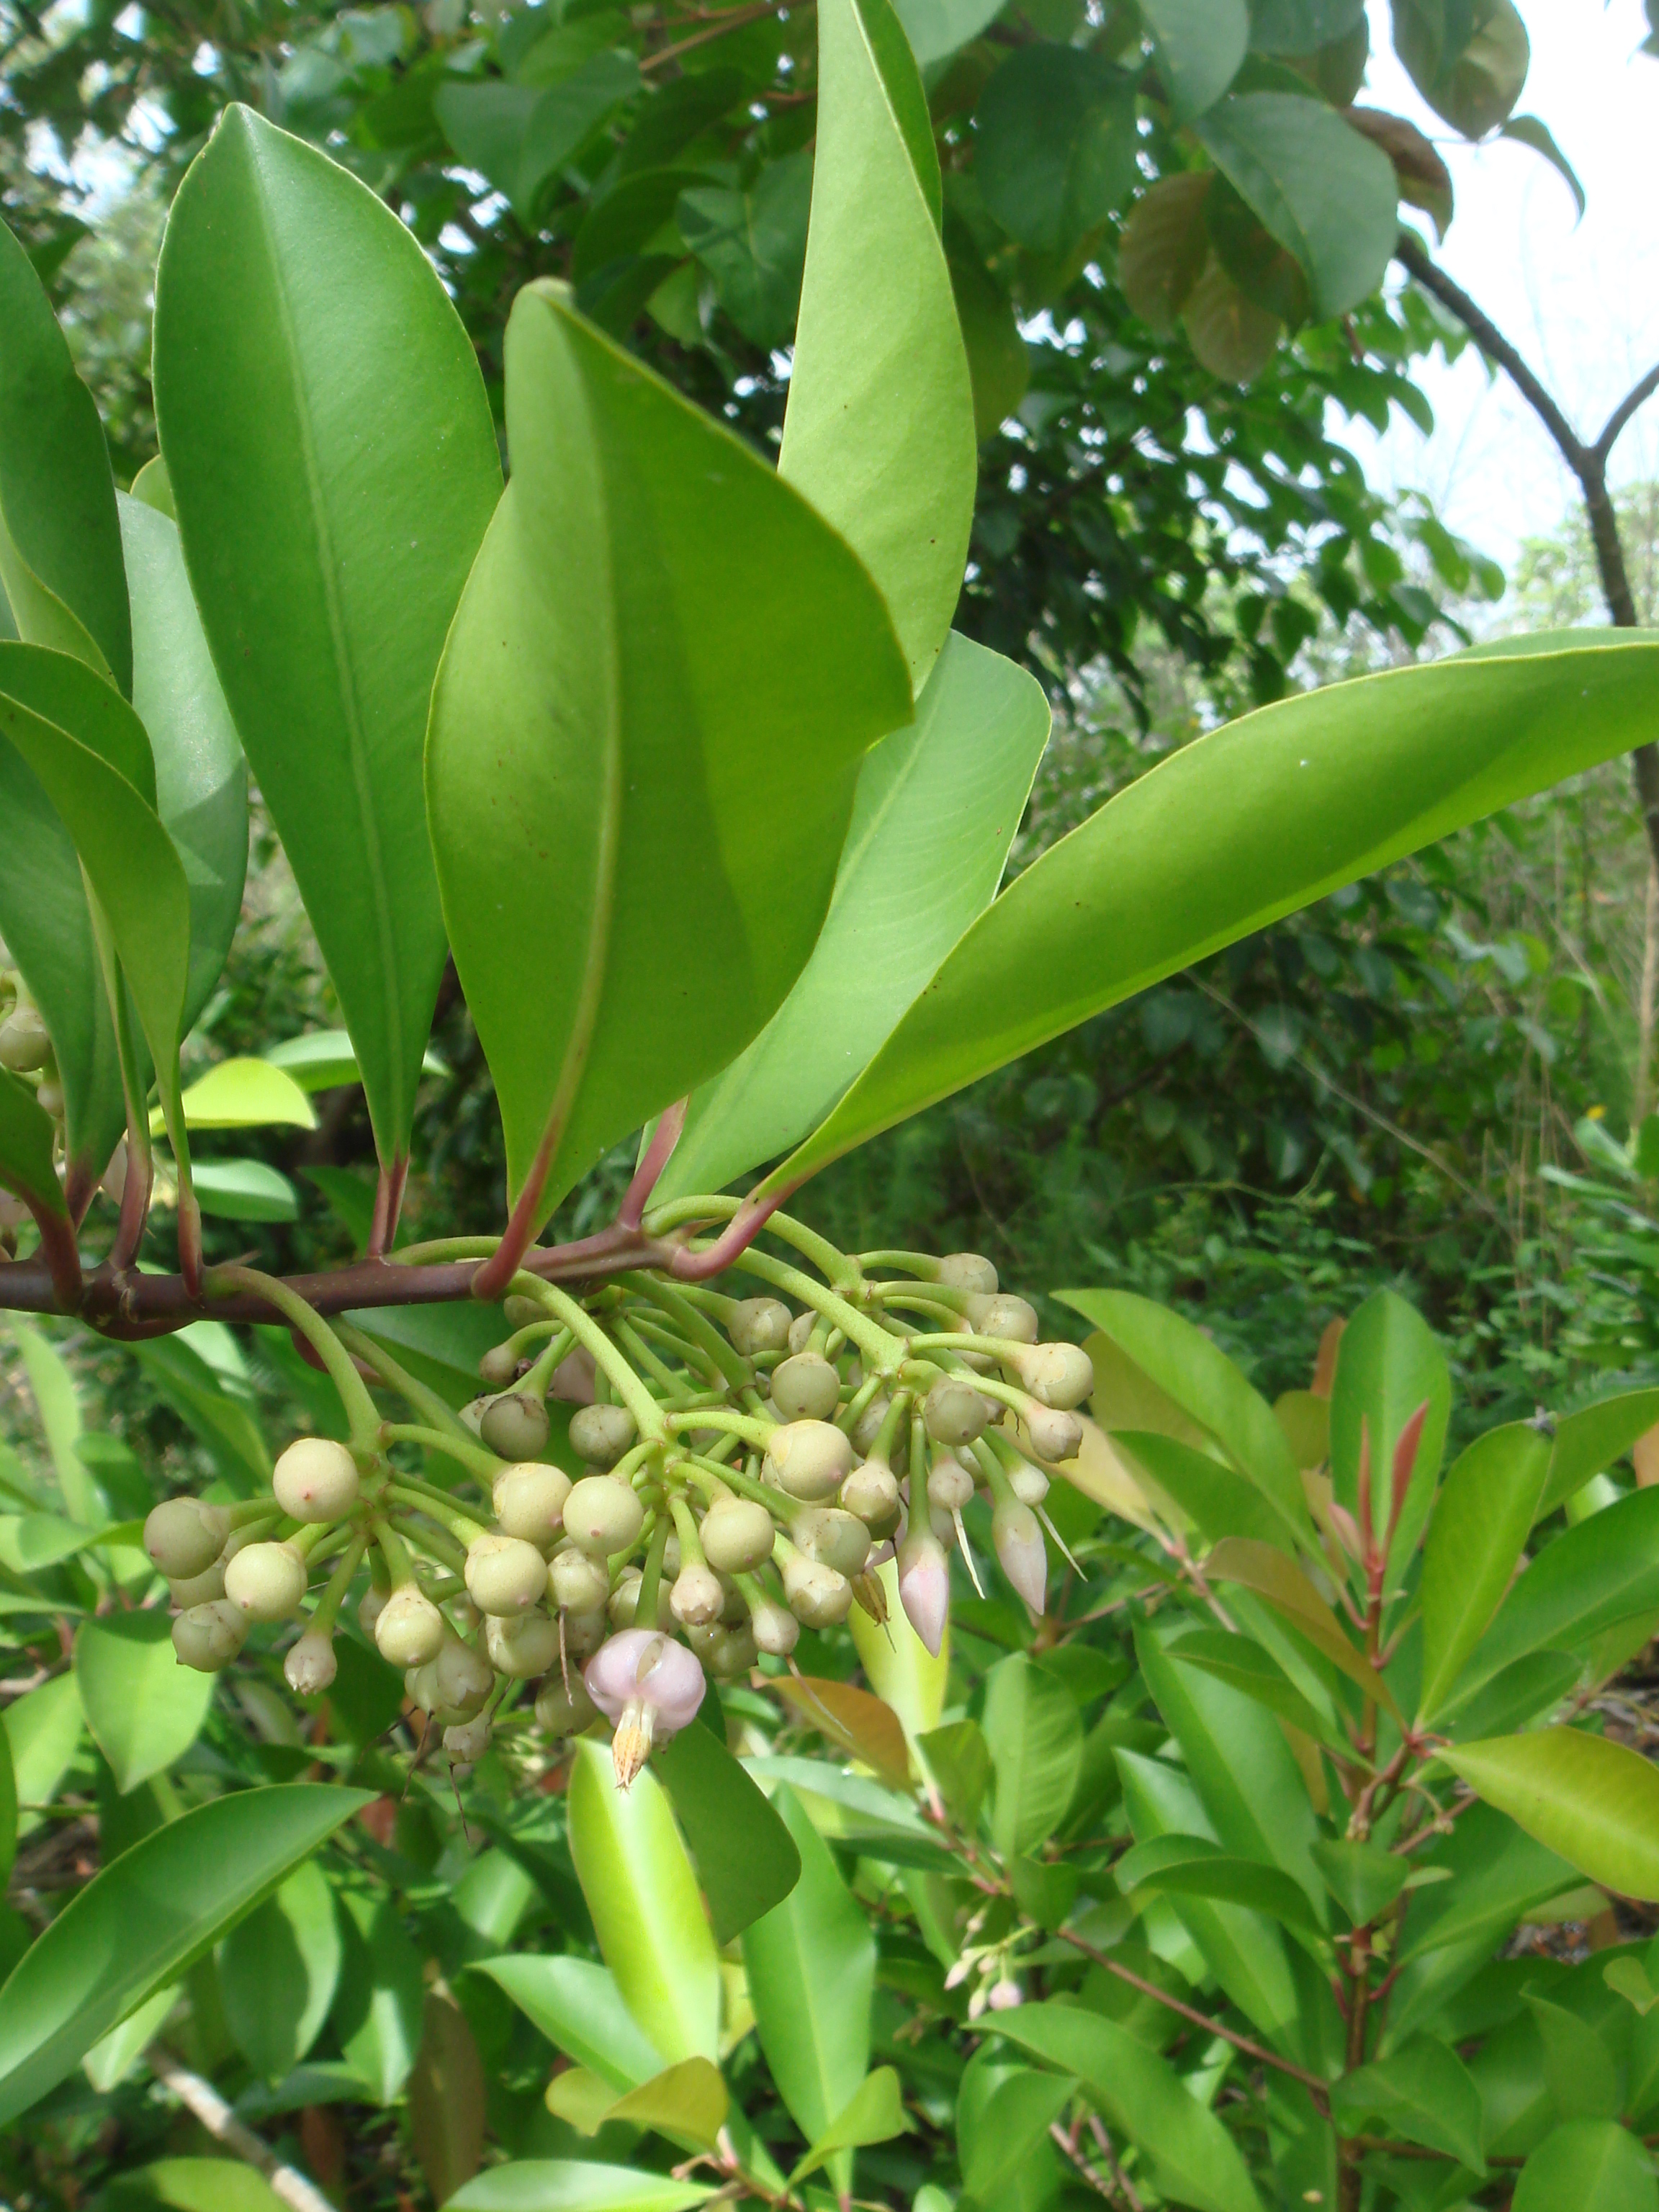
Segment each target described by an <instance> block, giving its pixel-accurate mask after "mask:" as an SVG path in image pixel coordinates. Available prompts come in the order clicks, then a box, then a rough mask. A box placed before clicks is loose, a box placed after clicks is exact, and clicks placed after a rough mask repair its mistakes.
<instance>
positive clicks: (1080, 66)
mask: <svg viewBox="0 0 1659 2212" xmlns="http://www.w3.org/2000/svg"><path fill="white" fill-rule="evenodd" d="M974 123H975V131H974V136H975V165H974V166H975V177H976V178H977V179H978V183H979V187H980V191H981V194H982V196H983V197H984V201H985V204H986V206H987V209H988V210H990V212H991V214H992V215H994V216H995V217H996V219H997V221H998V222H1000V224H1001V225H1002V227H1003V228H1004V229H1005V230H1006V232H1007V233H1008V234H1009V235H1010V236H1011V237H1012V238H1016V239H1018V240H1019V242H1020V244H1021V245H1022V246H1030V247H1031V248H1032V249H1033V250H1034V251H1035V252H1038V253H1047V254H1052V255H1054V256H1057V257H1063V256H1064V255H1066V254H1069V253H1070V252H1072V250H1073V247H1074V246H1077V245H1078V243H1079V241H1080V240H1082V239H1083V238H1085V236H1086V235H1087V234H1088V233H1089V232H1090V231H1091V230H1093V229H1094V228H1096V226H1097V224H1099V223H1101V222H1104V221H1105V219H1106V217H1107V216H1109V215H1110V214H1111V213H1112V211H1113V210H1114V209H1115V208H1117V207H1120V206H1121V204H1123V202H1124V201H1125V200H1127V198H1128V197H1129V194H1130V191H1132V190H1133V185H1134V183H1135V148H1136V136H1135V87H1134V79H1133V77H1132V76H1130V75H1129V74H1128V72H1127V70H1121V69H1120V68H1118V67H1117V65H1116V64H1115V63H1114V62H1111V61H1109V60H1108V59H1107V58H1106V57H1105V56H1104V55H1103V54H1098V53H1093V52H1089V51H1088V50H1087V49H1086V48H1084V47H1080V46H1066V45H1061V44H1060V43H1058V42H1056V41H1054V40H1047V39H1045V40H1037V41H1035V42H1033V43H1032V44H1031V45H1030V46H1017V47H1015V49H1014V51H1013V52H1012V54H1010V55H1009V57H1008V58H1007V59H1006V61H1005V62H1004V63H1003V64H1002V65H1001V67H1000V69H999V70H997V72H996V74H995V75H994V76H993V77H992V79H991V81H990V82H989V83H988V84H987V86H986V88H985V90H984V92H983V93H982V94H981V97H980V102H979V107H978V111H977V112H976V114H975V118H974Z"/></svg>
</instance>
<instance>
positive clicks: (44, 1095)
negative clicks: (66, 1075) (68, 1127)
mask: <svg viewBox="0 0 1659 2212" xmlns="http://www.w3.org/2000/svg"><path fill="white" fill-rule="evenodd" d="M34 1103H35V1104H36V1105H37V1106H38V1107H39V1108H40V1111H41V1112H42V1113H43V1114H50V1115H51V1116H52V1120H53V1121H62V1120H63V1118H64V1085H63V1079H62V1078H61V1077H60V1076H57V1075H43V1076H42V1077H41V1079H40V1082H39V1083H37V1084H36V1085H35V1086H34Z"/></svg>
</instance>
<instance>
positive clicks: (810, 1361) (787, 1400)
mask: <svg viewBox="0 0 1659 2212" xmlns="http://www.w3.org/2000/svg"><path fill="white" fill-rule="evenodd" d="M772 1403H773V1405H774V1406H775V1407H776V1408H777V1411H778V1415H779V1418H780V1419H782V1420H785V1421H827V1420H828V1419H829V1416H830V1415H831V1414H832V1413H834V1412H835V1410H836V1407H837V1406H838V1405H839V1404H840V1403H841V1377H840V1376H839V1375H837V1374H836V1370H835V1369H834V1368H833V1367H832V1366H831V1365H830V1364H829V1361H828V1360H827V1359H826V1358H824V1357H823V1353H822V1352H796V1353H794V1354H793V1357H791V1358H788V1359H786V1360H785V1361H784V1362H783V1364H781V1366H779V1367H775V1368H774V1369H773V1370H772Z"/></svg>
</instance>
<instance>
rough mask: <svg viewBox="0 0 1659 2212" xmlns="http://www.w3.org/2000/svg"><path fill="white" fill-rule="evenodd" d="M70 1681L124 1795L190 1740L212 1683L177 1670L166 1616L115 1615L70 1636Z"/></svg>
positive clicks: (206, 1704) (167, 1763) (175, 1756)
mask: <svg viewBox="0 0 1659 2212" xmlns="http://www.w3.org/2000/svg"><path fill="white" fill-rule="evenodd" d="M75 1680H76V1686H77V1687H78V1688H79V1690H80V1692H81V1706H82V1711H83V1712H84V1713H85V1714H86V1717H87V1725H88V1728H89V1729H91V1730H92V1733H93V1735H94V1739H95V1740H96V1741H97V1744H98V1747H99V1749H100V1751H101V1752H102V1753H103V1754H104V1756H105V1758H106V1759H108V1761H109V1763H110V1770H111V1771H112V1773H113V1775H114V1777H115V1786H116V1788H117V1789H118V1790H120V1791H121V1792H122V1793H123V1794H124V1795H125V1792H126V1791H128V1790H136V1789H137V1787H138V1784H140V1783H141V1782H148V1781H149V1778H150V1776H151V1775H152V1774H160V1773H161V1771H163V1770H164V1769H165V1768H167V1767H169V1766H171V1765H172V1764H173V1760H174V1759H178V1758H180V1757H181V1756H182V1755H183V1754H184V1753H185V1752H186V1751H188V1750H189V1749H190V1747H191V1744H192V1743H194V1742H195V1741H196V1738H197V1735H198V1734H199V1732H200V1730H201V1726H202V1723H203V1722H204V1720H205V1719H206V1718H207V1713H208V1707H209V1706H210V1705H211V1704H212V1702H213V1677H212V1675H211V1674H197V1672H196V1671H195V1670H194V1669H193V1668H189V1667H181V1666H180V1665H179V1662H178V1659H177V1657H176V1656H175V1654H174V1652H173V1623H172V1621H171V1620H169V1618H168V1617H167V1614H166V1613H161V1612H139V1613H110V1614H107V1615H106V1616H105V1617H104V1618H102V1619H101V1620H83V1621H82V1624H81V1626H80V1627H79V1628H78V1629H76V1632H75Z"/></svg>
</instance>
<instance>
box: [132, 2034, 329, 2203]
mask: <svg viewBox="0 0 1659 2212" xmlns="http://www.w3.org/2000/svg"><path fill="white" fill-rule="evenodd" d="M144 2061H145V2063H146V2064H147V2065H148V2066H149V2069H150V2072H151V2073H152V2074H154V2075H155V2078H156V2080H157V2081H163V2082H165V2083H166V2085H167V2087H168V2088H169V2089H171V2090H172V2092H173V2095H174V2096H175V2097H176V2098H177V2099H178V2100H179V2103H180V2104H181V2105H184V2106H186V2107H187V2108H188V2109H189V2110H190V2111H191V2112H193V2113H194V2115H195V2116H196V2118H197V2119H198V2120H199V2121H200V2122H201V2123H202V2125H203V2126H204V2128H205V2129H206V2130H207V2131H208V2133H209V2134H210V2136H213V2137H214V2138H215V2140H216V2142H222V2143H223V2145H224V2146H225V2148H226V2149H227V2150H232V2151H234V2152H235V2154H236V2155H237V2157H238V2158H240V2159H243V2160H246V2163H247V2164H248V2165H249V2166H255V2167H257V2168H258V2171H259V2172H261V2173H262V2174H264V2178H265V2179H266V2180H267V2181H268V2182H269V2183H270V2187H271V2191H272V2193H273V2194H274V2195H275V2196H277V2197H281V2199H282V2200H283V2203H284V2204H287V2205H289V2206H291V2207H292V2208H293V2212H334V2207H333V2206H332V2205H331V2203H329V2201H328V2199H327V2197H325V2196H324V2194H323V2192H322V2191H321V2190H320V2189H319V2188H318V2186H317V2185H316V2184H315V2183H314V2182H313V2181H308V2180H307V2179H306V2177H305V2175H304V2174H303V2173H301V2172H300V2171H299V2170H298V2168H297V2167H295V2166H287V2165H284V2163H283V2160H281V2159H280V2158H278V2157H277V2155H276V2152H275V2151H274V2150H272V2148H270V2144H269V2143H267V2142H264V2141H262V2140H261V2138H260V2137H259V2136H256V2135H255V2134H254V2132H253V2130H252V2128H248V2127H244V2126H243V2124H242V2123H241V2121H240V2120H239V2119H238V2118H237V2117H236V2115H235V2113H234V2112H232V2111H231V2109H230V2106H228V2104H227V2103H226V2102H225V2100H224V2099H223V2098H222V2096H221V2095H220V2094H219V2092H218V2091H217V2090H216V2088H215V2087H214V2086H213V2084H212V2083H211V2082H210V2081H204V2080H203V2079H202V2077H201V2075H199V2074H192V2073H191V2070H190V2069H189V2067H188V2066H181V2065H180V2064H179V2061H178V2060H177V2059H176V2058H175V2057H173V2053H172V2052H171V2051H167V2050H164V2049H163V2047H162V2046H161V2044H159V2043H152V2044H151V2045H150V2046H149V2049H148V2050H147V2051H145V2053H144Z"/></svg>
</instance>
